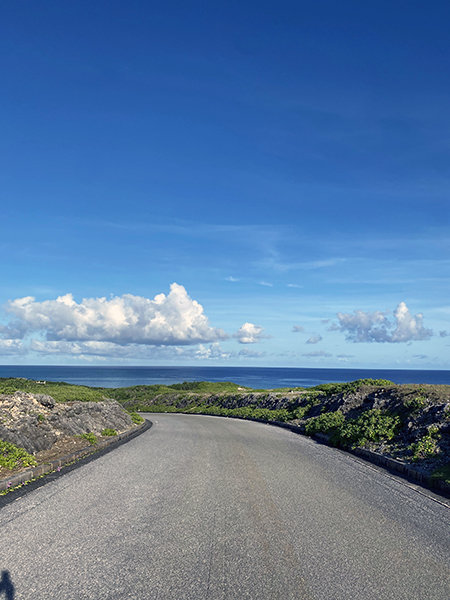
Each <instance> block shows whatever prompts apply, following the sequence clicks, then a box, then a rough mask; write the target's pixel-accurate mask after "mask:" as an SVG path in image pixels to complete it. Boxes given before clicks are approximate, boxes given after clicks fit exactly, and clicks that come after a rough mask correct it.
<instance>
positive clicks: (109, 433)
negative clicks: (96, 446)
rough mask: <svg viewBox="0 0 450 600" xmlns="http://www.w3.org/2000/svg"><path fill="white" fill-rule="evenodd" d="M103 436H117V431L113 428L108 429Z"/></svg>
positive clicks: (103, 432)
mask: <svg viewBox="0 0 450 600" xmlns="http://www.w3.org/2000/svg"><path fill="white" fill-rule="evenodd" d="M102 435H103V436H104V437H107V436H113V435H117V431H116V430H115V429H111V428H109V427H107V428H106V429H104V430H103V431H102Z"/></svg>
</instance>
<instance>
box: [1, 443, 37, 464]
mask: <svg viewBox="0 0 450 600" xmlns="http://www.w3.org/2000/svg"><path fill="white" fill-rule="evenodd" d="M36 465H37V462H36V459H35V458H34V456H32V455H31V454H28V452H27V451H26V450H25V449H24V448H20V447H19V446H16V445H15V444H11V442H4V441H3V440H0V467H4V468H5V469H11V470H12V469H16V468H21V467H35V466H36Z"/></svg>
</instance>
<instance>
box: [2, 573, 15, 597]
mask: <svg viewBox="0 0 450 600" xmlns="http://www.w3.org/2000/svg"><path fill="white" fill-rule="evenodd" d="M3 594H5V598H6V600H14V597H15V594H14V585H13V582H12V581H11V577H10V575H9V571H2V578H1V579H0V596H3Z"/></svg>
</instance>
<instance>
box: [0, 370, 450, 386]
mask: <svg viewBox="0 0 450 600" xmlns="http://www.w3.org/2000/svg"><path fill="white" fill-rule="evenodd" d="M0 377H25V378H27V379H33V380H44V381H65V382H67V383H73V384H77V385H88V386H94V387H127V386H131V385H156V384H164V385H169V384H173V383H181V382H183V381H231V382H233V383H237V384H239V385H243V386H248V387H253V388H264V389H271V388H280V387H312V386H314V385H320V384H322V383H339V382H347V381H354V380H356V379H362V378H373V379H389V380H390V381H393V382H394V383H419V384H420V383H429V384H435V385H450V370H417V369H410V370H407V369H320V368H300V367H210V366H208V367H197V366H194V367H192V366H184V367H177V366H161V367H159V366H152V367H146V366H109V367H107V366H103V365H102V366H93V365H89V366H52V365H0Z"/></svg>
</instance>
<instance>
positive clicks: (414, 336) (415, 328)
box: [331, 302, 433, 343]
mask: <svg viewBox="0 0 450 600" xmlns="http://www.w3.org/2000/svg"><path fill="white" fill-rule="evenodd" d="M393 317H394V318H392V317H389V315H388V314H386V313H384V312H381V311H374V312H364V311H362V310H355V311H353V313H337V318H338V324H334V325H333V326H332V327H331V329H332V330H333V329H334V330H339V331H342V332H344V333H345V334H346V339H347V340H349V341H352V342H389V343H400V342H411V341H414V340H427V339H429V338H430V337H431V336H432V335H433V332H432V330H431V329H426V328H425V327H424V325H423V315H422V314H421V313H419V314H417V315H412V314H411V313H410V311H409V309H408V307H407V306H406V304H405V303H404V302H400V304H399V305H398V306H397V308H396V309H395V310H394V311H393Z"/></svg>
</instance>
